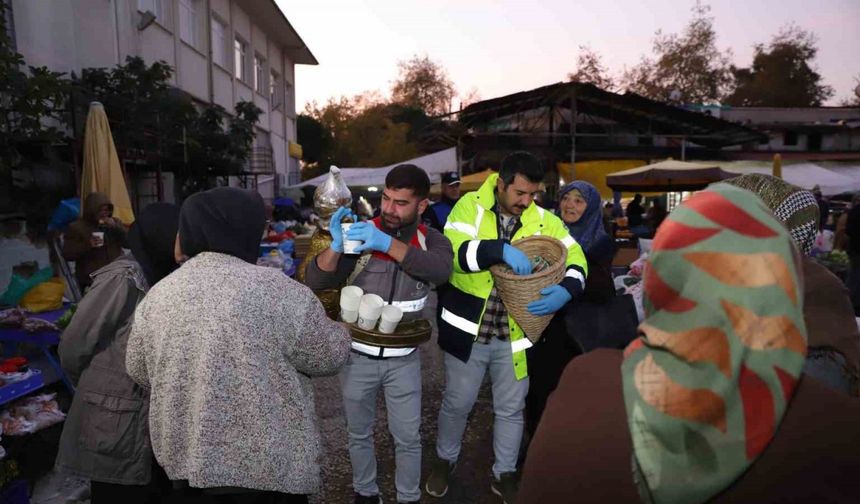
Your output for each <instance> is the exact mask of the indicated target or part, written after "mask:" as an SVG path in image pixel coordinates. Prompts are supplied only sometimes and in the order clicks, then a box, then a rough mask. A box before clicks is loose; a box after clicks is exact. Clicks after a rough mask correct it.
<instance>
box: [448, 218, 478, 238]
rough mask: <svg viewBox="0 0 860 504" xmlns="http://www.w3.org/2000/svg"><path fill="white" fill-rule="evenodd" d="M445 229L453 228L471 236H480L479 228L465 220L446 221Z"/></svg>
mask: <svg viewBox="0 0 860 504" xmlns="http://www.w3.org/2000/svg"><path fill="white" fill-rule="evenodd" d="M445 229H453V230H455V231H459V232H461V233H464V234H467V235H469V237H471V238H477V237H478V230H477V229H475V228H474V226H471V225H469V224H466V223H465V222H451V221H448V222H447V223H445Z"/></svg>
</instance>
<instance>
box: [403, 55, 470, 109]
mask: <svg viewBox="0 0 860 504" xmlns="http://www.w3.org/2000/svg"><path fill="white" fill-rule="evenodd" d="M398 67H399V69H400V75H399V76H398V78H397V80H396V81H395V82H394V85H392V86H391V101H392V102H393V103H397V104H400V105H402V106H404V107H408V108H415V109H420V110H423V111H424V113H425V114H427V115H428V116H431V117H432V116H439V115H443V114H447V113H448V112H450V111H451V101H452V100H453V99H454V97H455V96H457V92H456V90H455V89H454V83H453V82H451V79H449V78H448V72H446V71H445V68H444V67H443V66H442V65H441V64H439V63H436V62H435V61H433V60H431V59H430V57H429V56H426V55H425V56H417V55H416V56H413V57H412V58H411V59H409V60H408V61H401V62H399V63H398Z"/></svg>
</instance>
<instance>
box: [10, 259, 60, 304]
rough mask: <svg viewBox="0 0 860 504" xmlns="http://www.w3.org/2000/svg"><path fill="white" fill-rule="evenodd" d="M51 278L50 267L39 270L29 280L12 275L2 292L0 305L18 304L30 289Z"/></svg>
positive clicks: (52, 274)
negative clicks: (7, 285) (4, 290)
mask: <svg viewBox="0 0 860 504" xmlns="http://www.w3.org/2000/svg"><path fill="white" fill-rule="evenodd" d="M53 276H54V270H53V269H51V268H50V267H48V268H42V269H40V270H39V271H38V272H37V273H36V274H35V275H33V276H31V277H30V278H24V277H22V276H20V275H15V274H13V275H12V279H11V280H10V281H9V287H7V288H6V292H4V293H3V296H2V297H0V304H7V305H11V306H15V305H17V304H18V302H19V301H21V298H22V297H24V295H25V294H27V292H29V291H30V289H32V288H33V287H35V286H37V285H39V284H40V283H42V282H47V281H48V280H50V279H51V277H53Z"/></svg>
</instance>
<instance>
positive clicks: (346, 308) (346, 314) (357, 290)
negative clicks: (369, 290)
mask: <svg viewBox="0 0 860 504" xmlns="http://www.w3.org/2000/svg"><path fill="white" fill-rule="evenodd" d="M363 294H364V291H363V290H361V287H356V286H354V285H350V286H349V287H344V288H343V289H341V291H340V319H341V320H343V321H344V322H346V323H347V324H354V323H355V321H356V320H358V306H359V304H361V296H362V295H363Z"/></svg>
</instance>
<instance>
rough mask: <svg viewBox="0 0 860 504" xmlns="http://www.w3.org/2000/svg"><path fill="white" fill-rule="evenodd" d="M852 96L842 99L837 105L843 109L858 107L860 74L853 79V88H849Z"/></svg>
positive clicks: (859, 105) (859, 102)
mask: <svg viewBox="0 0 860 504" xmlns="http://www.w3.org/2000/svg"><path fill="white" fill-rule="evenodd" d="M851 93H852V96H851V97H850V98H844V99H843V100H842V101H841V102H840V103H839V104H840V105H842V106H843V107H860V74H858V75H857V76H856V77H854V87H853V88H851Z"/></svg>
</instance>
